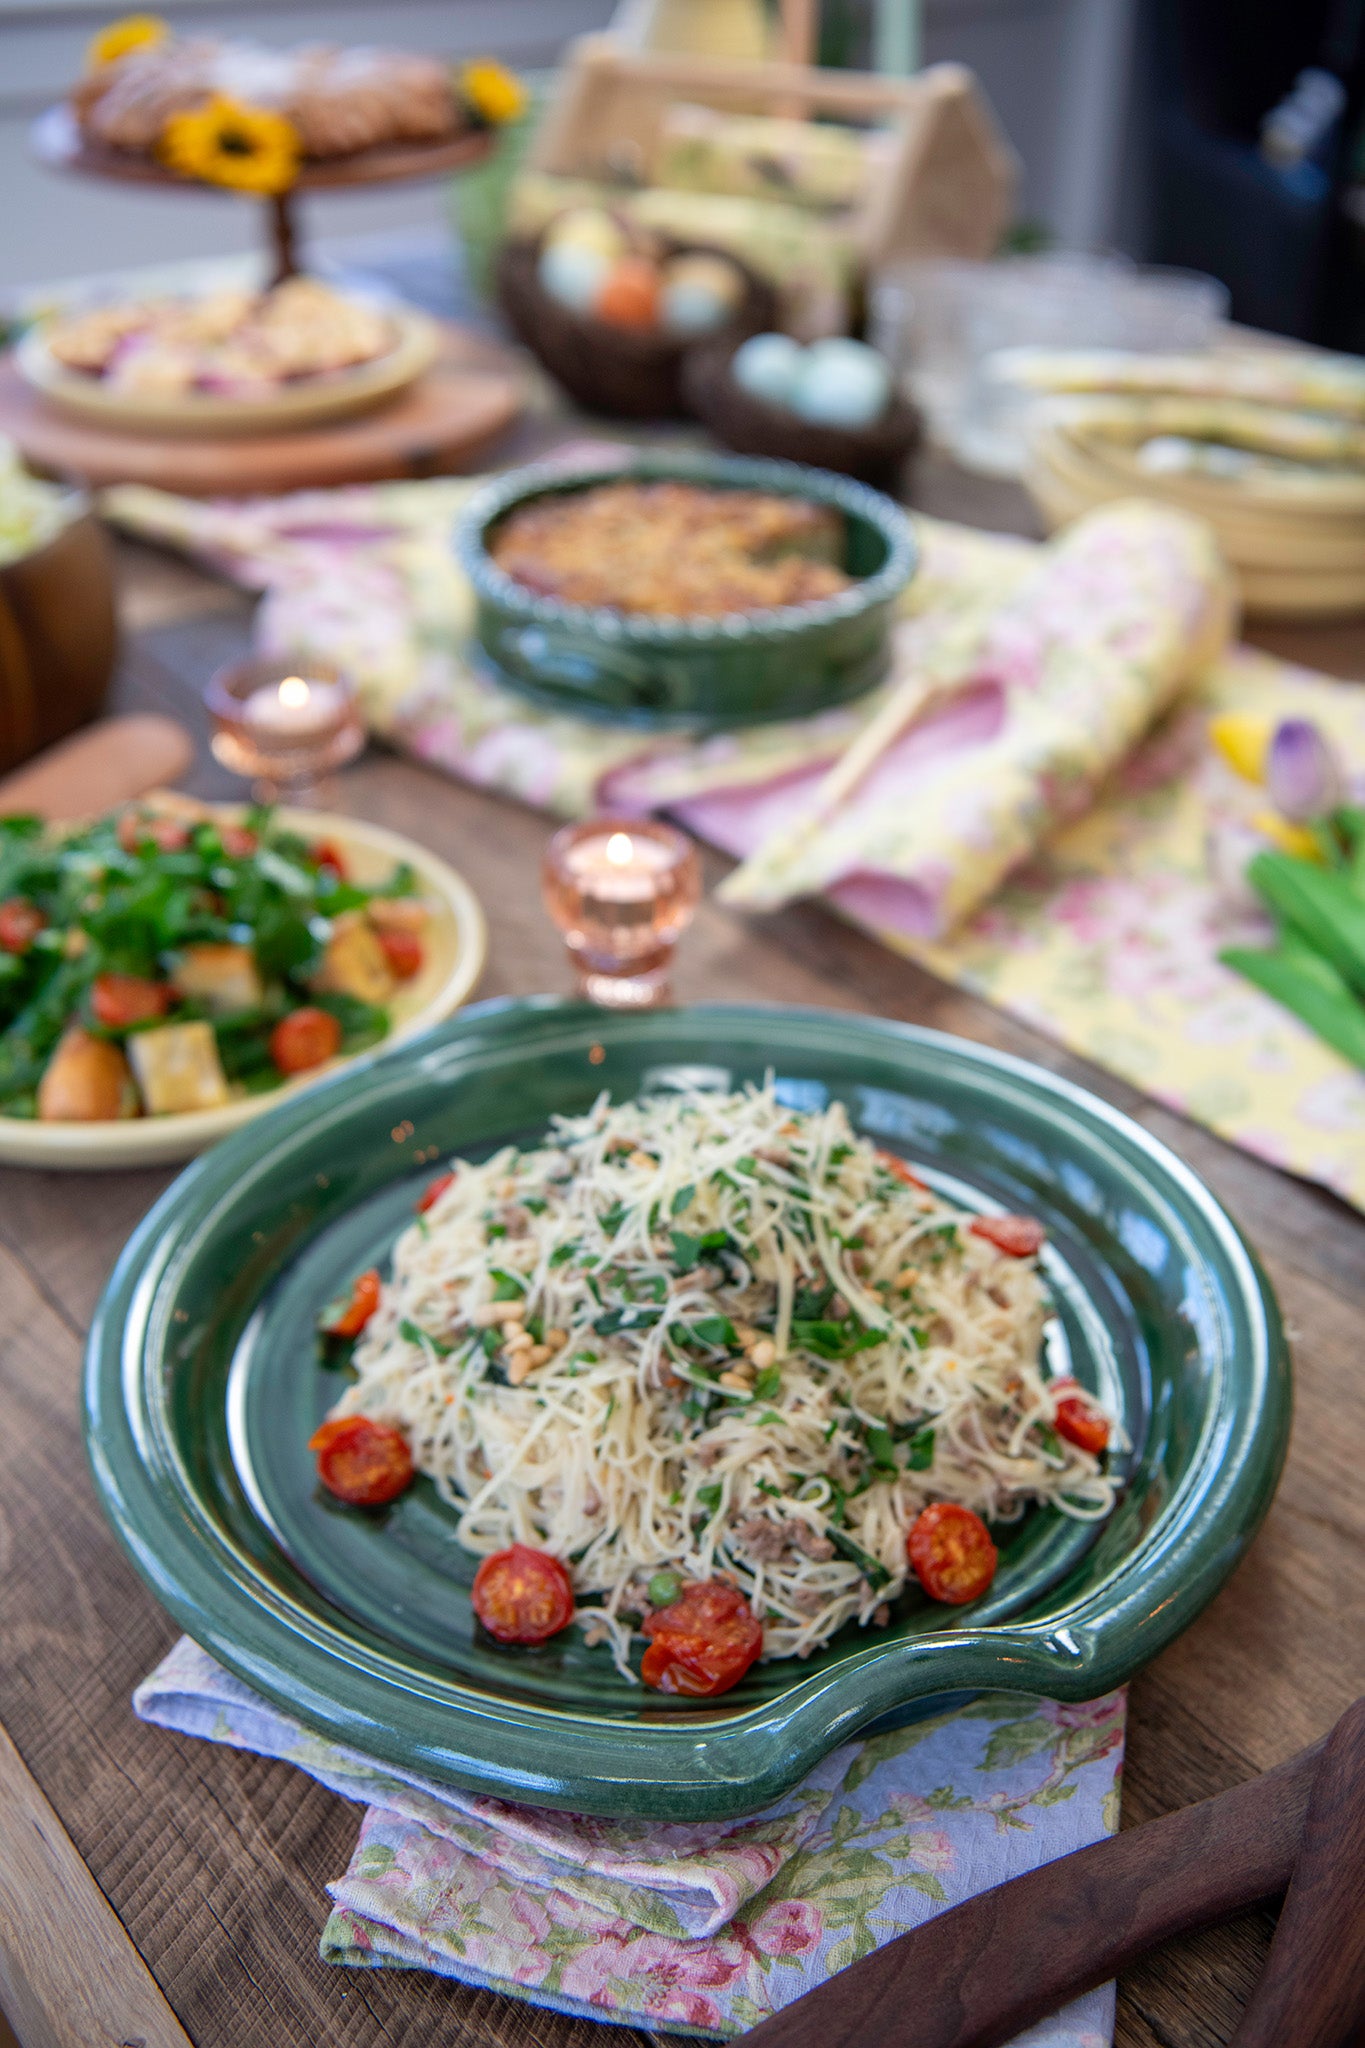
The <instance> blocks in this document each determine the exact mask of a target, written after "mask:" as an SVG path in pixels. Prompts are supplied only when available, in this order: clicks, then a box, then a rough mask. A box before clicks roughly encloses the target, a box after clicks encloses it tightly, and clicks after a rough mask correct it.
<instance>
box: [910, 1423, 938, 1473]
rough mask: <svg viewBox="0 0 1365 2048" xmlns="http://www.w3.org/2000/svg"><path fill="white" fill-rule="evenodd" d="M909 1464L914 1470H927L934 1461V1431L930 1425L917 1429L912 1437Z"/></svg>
mask: <svg viewBox="0 0 1365 2048" xmlns="http://www.w3.org/2000/svg"><path fill="white" fill-rule="evenodd" d="M907 1462H908V1464H909V1467H910V1470H911V1471H912V1472H927V1471H928V1470H929V1467H930V1466H931V1465H932V1464H933V1462H934V1431H933V1429H932V1428H930V1427H929V1426H928V1425H926V1426H925V1428H923V1429H917V1430H916V1431H915V1434H914V1435H913V1436H912V1437H911V1439H910V1456H909V1459H908V1461H907Z"/></svg>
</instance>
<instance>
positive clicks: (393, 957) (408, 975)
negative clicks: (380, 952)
mask: <svg viewBox="0 0 1365 2048" xmlns="http://www.w3.org/2000/svg"><path fill="white" fill-rule="evenodd" d="M379 943H380V945H381V946H382V947H383V949H384V958H385V959H386V960H387V961H388V963H389V971H390V973H391V974H393V975H394V976H395V977H396V978H397V979H398V980H399V981H411V980H412V977H413V975H414V974H420V972H421V970H422V962H423V960H424V959H425V958H426V953H425V950H424V949H423V946H422V941H421V940H420V939H419V938H418V936H417V934H416V932H399V931H387V932H384V931H382V932H380V934H379Z"/></svg>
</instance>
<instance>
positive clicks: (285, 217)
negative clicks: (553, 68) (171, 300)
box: [29, 106, 493, 283]
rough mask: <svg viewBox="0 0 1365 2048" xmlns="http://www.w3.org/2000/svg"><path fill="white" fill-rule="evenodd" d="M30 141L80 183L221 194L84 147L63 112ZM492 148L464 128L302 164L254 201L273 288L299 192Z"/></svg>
mask: <svg viewBox="0 0 1365 2048" xmlns="http://www.w3.org/2000/svg"><path fill="white" fill-rule="evenodd" d="M29 142H30V145H31V147H32V149H33V154H34V155H35V156H36V157H37V159H38V161H39V163H41V164H46V165H47V167H48V169H49V170H53V171H74V172H76V173H77V174H78V175H79V176H81V177H86V178H104V179H109V180H112V181H113V182H114V183H115V184H122V185H154V186H156V187H158V188H159V189H160V190H162V191H166V192H190V193H203V192H213V193H216V194H217V195H218V196H219V197H220V198H221V197H222V194H223V191H224V189H225V188H224V187H223V186H221V185H205V184H202V183H200V182H199V180H198V179H195V178H182V177H179V176H177V174H176V173H175V172H174V171H168V170H167V169H166V168H165V166H164V165H163V164H159V163H157V162H156V160H155V159H154V158H152V157H149V156H139V155H137V154H135V153H134V152H133V151H131V150H126V149H110V148H108V147H107V146H106V145H104V144H101V143H95V142H91V141H89V140H88V139H87V138H86V137H85V136H84V135H82V133H81V131H80V128H79V127H78V125H77V123H76V118H75V116H74V115H73V113H72V112H71V109H70V107H68V106H56V107H49V108H48V109H47V111H46V113H44V114H40V115H39V116H38V119H37V120H36V121H35V122H34V124H33V126H32V128H31V129H30V130H29ZM492 147H493V137H492V135H491V134H490V133H489V131H488V130H487V129H471V130H469V131H468V133H466V134H464V135H453V136H451V138H450V140H449V141H447V142H390V143H381V144H380V145H379V147H378V148H375V149H362V150H357V151H356V152H355V154H354V155H352V156H339V157H328V158H326V159H324V160H323V161H321V162H318V163H304V164H303V165H302V166H301V168H300V170H299V174H298V176H297V178H296V179H295V180H294V183H293V185H292V186H291V187H290V189H289V190H288V191H287V192H281V193H277V194H275V195H274V196H272V197H269V198H266V199H263V200H262V201H261V202H260V203H261V205H262V206H263V207H264V208H265V212H266V219H267V224H268V229H269V240H270V247H271V250H272V253H273V255H274V258H275V270H274V278H275V282H276V283H278V282H279V281H280V279H281V278H285V277H293V276H294V274H295V273H296V272H297V271H298V270H299V269H300V268H301V265H300V262H299V237H298V227H297V222H296V217H295V211H294V200H295V197H296V195H297V194H298V193H300V192H344V191H348V190H354V189H356V188H358V187H364V186H368V185H397V184H405V183H408V182H412V181H415V180H418V179H421V178H444V177H446V176H448V175H449V174H450V173H451V172H453V171H468V170H472V169H473V167H474V165H475V164H480V163H482V162H483V160H484V158H485V157H486V156H487V155H488V153H489V151H490V150H491V149H492ZM241 196H243V197H245V198H251V197H252V196H253V195H252V194H250V193H246V194H243V195H241Z"/></svg>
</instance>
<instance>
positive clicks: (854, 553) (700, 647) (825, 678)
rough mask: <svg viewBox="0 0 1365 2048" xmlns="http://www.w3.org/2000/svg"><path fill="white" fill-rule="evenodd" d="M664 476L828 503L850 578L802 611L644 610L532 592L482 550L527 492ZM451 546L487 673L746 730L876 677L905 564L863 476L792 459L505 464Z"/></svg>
mask: <svg viewBox="0 0 1365 2048" xmlns="http://www.w3.org/2000/svg"><path fill="white" fill-rule="evenodd" d="M674 478H676V479H679V480H681V481H685V482H688V483H695V484H701V485H704V486H706V487H708V488H710V489H716V490H750V491H770V492H776V493H780V494H781V495H783V496H787V497H800V498H808V499H813V500H814V501H815V502H816V503H818V504H822V505H831V506H834V507H835V508H836V509H837V510H838V511H840V512H842V514H843V515H844V527H845V553H844V564H843V566H844V568H845V569H846V570H847V571H848V573H849V574H850V575H851V576H853V577H855V578H857V581H856V582H855V583H854V584H853V585H852V587H851V588H850V589H848V590H844V591H840V592H839V593H838V595H837V596H835V597H831V598H824V599H821V600H820V601H819V602H818V603H815V604H804V605H787V606H783V607H781V608H775V609H772V610H768V611H761V612H729V613H722V614H720V615H718V616H715V617H709V618H686V619H683V618H677V619H674V618H659V617H655V616H652V615H648V616H647V615H641V614H631V613H627V612H620V611H612V610H608V609H606V608H595V607H589V606H587V605H570V604H562V603H560V602H559V601H558V600H557V599H555V598H547V597H540V596H537V594H536V593H535V592H534V591H531V590H528V589H527V588H526V587H525V585H524V584H521V583H518V582H516V581H515V580H514V579H513V578H512V577H511V576H509V575H507V574H506V572H505V571H504V570H502V569H500V568H499V567H498V565H497V563H496V562H495V561H494V560H493V559H492V557H491V556H490V554H489V552H488V545H487V543H488V539H489V536H490V534H491V533H492V532H493V530H494V528H496V526H497V525H498V523H499V522H500V521H501V520H503V519H505V518H506V517H507V515H508V513H510V512H511V511H512V510H513V509H514V508H515V507H516V506H518V505H522V504H524V503H525V502H526V501H527V500H528V499H530V498H539V497H545V496H547V495H549V494H550V493H565V492H570V491H581V490H585V489H587V488H588V487H589V486H591V485H593V484H600V483H608V482H615V481H618V480H623V481H641V482H645V481H661V480H664V479H674ZM455 544H456V550H457V553H458V555H459V559H460V562H461V565H462V566H463V568H464V569H465V570H466V571H467V573H468V575H469V578H470V580H471V582H472V583H473V585H474V590H475V595H476V598H477V602H478V617H477V632H478V638H479V643H480V645H481V646H482V648H483V650H484V652H485V654H486V655H487V656H488V658H489V660H490V661H491V662H492V664H493V666H494V668H495V670H496V671H497V673H498V675H499V677H500V679H501V680H502V681H503V682H505V683H506V684H507V685H508V686H509V687H510V688H512V689H515V690H519V691H520V692H521V693H522V694H523V695H525V696H528V697H531V698H533V699H535V700H536V701H537V702H538V703H541V704H544V705H547V706H549V707H551V708H553V709H556V710H569V711H573V712H576V713H578V714H579V715H580V716H584V715H586V716H589V717H596V718H602V719H609V720H611V721H613V722H616V723H628V724H633V725H642V726H655V727H670V726H675V727H693V728H706V727H710V728H717V727H722V726H744V725H760V724H766V723H769V722H770V721H772V720H774V719H779V718H805V717H809V716H811V715H812V714H813V713H815V712H819V711H827V710H829V709H830V707H831V706H832V705H835V704H845V703H847V702H849V700H850V699H851V698H854V697H859V696H861V695H862V694H863V692H864V691H865V690H869V689H871V688H872V686H873V685H874V684H875V683H878V682H880V681H881V679H882V677H883V676H884V675H885V674H886V671H887V667H888V665H889V663H890V659H891V628H892V624H893V621H894V616H895V609H896V602H897V600H898V598H899V597H900V595H901V593H902V591H903V590H904V589H905V586H906V584H907V583H908V582H909V580H910V578H911V576H912V575H913V573H914V569H915V563H916V559H917V549H916V545H915V538H914V534H913V533H912V531H911V527H910V522H909V520H908V519H907V518H906V516H905V514H904V513H903V512H902V511H901V509H900V507H899V506H898V505H896V504H895V503H894V502H893V501H892V500H891V499H890V498H888V497H885V496H883V494H882V493H881V492H880V491H874V490H870V489H869V488H868V487H867V485H865V484H859V483H855V482H854V481H853V480H852V479H851V478H849V477H843V476H834V475H832V474H831V473H830V472H828V471H826V470H819V469H807V468H805V467H803V466H802V465H801V464H800V463H795V462H769V461H762V460H758V459H756V458H751V457H736V456H722V455H711V454H706V453H685V452H681V451H677V452H664V451H641V452H639V453H632V454H630V455H627V456H622V457H618V458H614V459H610V460H607V461H602V460H598V461H593V462H584V463H578V464H573V465H570V464H566V463H561V462H550V463H538V464H535V465H533V466H532V467H530V468H526V469H518V470H513V471H511V472H509V474H508V475H506V476H504V477H500V478H498V479H497V481H495V482H493V483H491V484H489V485H488V486H487V487H486V488H485V489H484V490H481V491H480V492H478V494H477V495H476V496H475V497H474V498H473V499H471V501H470V503H469V505H468V506H467V507H466V509H465V512H464V515H463V517H462V518H461V520H460V522H459V526H458V528H457V531H456V542H455Z"/></svg>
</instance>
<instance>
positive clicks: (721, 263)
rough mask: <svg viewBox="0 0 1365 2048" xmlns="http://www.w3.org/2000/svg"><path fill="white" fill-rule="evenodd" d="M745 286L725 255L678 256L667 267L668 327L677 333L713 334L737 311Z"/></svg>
mask: <svg viewBox="0 0 1365 2048" xmlns="http://www.w3.org/2000/svg"><path fill="white" fill-rule="evenodd" d="M743 290H744V286H743V283H742V281H741V279H740V275H739V272H738V271H737V270H736V269H735V266H734V264H733V263H727V262H726V260H725V258H724V257H723V256H675V257H674V259H673V261H672V262H671V263H666V264H665V265H664V270H663V315H664V326H665V327H667V328H668V329H669V331H670V333H673V334H710V333H713V332H714V330H715V329H716V328H717V327H720V326H722V325H723V324H724V322H725V321H726V320H727V319H728V317H729V315H730V314H731V313H732V312H733V310H734V308H735V306H736V305H737V304H738V303H739V300H740V298H741V296H742V294H743Z"/></svg>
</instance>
